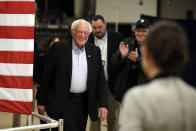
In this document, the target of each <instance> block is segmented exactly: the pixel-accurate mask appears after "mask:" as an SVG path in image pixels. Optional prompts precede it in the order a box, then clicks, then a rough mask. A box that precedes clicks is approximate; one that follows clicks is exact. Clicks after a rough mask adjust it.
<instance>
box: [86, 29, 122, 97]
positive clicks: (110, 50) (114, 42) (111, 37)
mask: <svg viewBox="0 0 196 131" xmlns="http://www.w3.org/2000/svg"><path fill="white" fill-rule="evenodd" d="M107 35H108V38H107V63H108V65H107V71H108V84H109V90H110V92H111V93H112V94H114V83H115V81H116V76H117V72H116V71H115V70H114V69H112V64H111V58H112V55H113V54H114V53H115V52H116V51H117V50H118V47H119V44H120V42H121V41H123V40H124V36H123V35H122V34H121V33H116V32H109V31H108V32H107ZM88 41H89V42H90V43H93V44H95V42H94V36H93V34H92V33H91V34H90V36H89V40H88Z"/></svg>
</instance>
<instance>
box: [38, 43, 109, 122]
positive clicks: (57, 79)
mask: <svg viewBox="0 0 196 131" xmlns="http://www.w3.org/2000/svg"><path fill="white" fill-rule="evenodd" d="M85 51H86V58H87V67H88V74H87V92H88V101H87V102H88V113H89V115H90V118H91V119H92V120H93V121H94V120H97V118H98V112H97V110H98V109H97V108H98V107H106V108H107V95H106V81H105V76H104V72H103V67H102V63H101V62H102V61H101V53H100V49H99V48H98V47H96V46H94V45H92V44H86V45H85ZM71 75H72V41H71V40H70V41H63V42H61V44H57V45H56V46H54V48H52V49H51V52H50V56H49V61H48V63H47V65H46V70H45V72H44V74H43V79H42V83H41V88H40V95H39V98H38V104H39V105H45V106H47V114H48V115H49V116H50V115H53V114H61V113H63V111H64V108H66V105H65V104H63V102H64V100H65V99H67V98H68V97H69V95H70V85H71ZM54 119H55V118H54Z"/></svg>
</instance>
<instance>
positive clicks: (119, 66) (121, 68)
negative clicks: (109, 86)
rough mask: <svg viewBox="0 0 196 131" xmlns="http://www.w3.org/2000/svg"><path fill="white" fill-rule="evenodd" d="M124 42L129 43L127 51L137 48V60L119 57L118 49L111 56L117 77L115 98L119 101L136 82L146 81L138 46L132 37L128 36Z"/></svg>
mask: <svg viewBox="0 0 196 131" xmlns="http://www.w3.org/2000/svg"><path fill="white" fill-rule="evenodd" d="M125 44H128V45H129V52H130V51H133V50H135V49H136V48H138V54H139V57H138V60H137V62H133V61H131V60H130V59H129V58H127V57H126V58H125V59H121V54H120V51H119V50H118V51H117V52H116V53H115V54H114V55H113V56H112V60H111V61H112V65H113V68H115V69H116V70H118V77H117V80H116V83H115V98H116V99H117V100H118V101H121V100H122V98H123V96H124V94H125V92H126V91H127V90H128V89H129V88H131V87H132V86H135V85H137V84H142V83H145V82H146V81H147V77H146V76H145V75H144V73H143V71H142V69H141V60H140V59H141V53H140V47H139V44H138V43H137V41H136V40H135V38H134V37H129V38H127V39H126V40H125Z"/></svg>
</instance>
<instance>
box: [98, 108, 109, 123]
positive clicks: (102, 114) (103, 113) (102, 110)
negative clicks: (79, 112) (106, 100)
mask: <svg viewBox="0 0 196 131" xmlns="http://www.w3.org/2000/svg"><path fill="white" fill-rule="evenodd" d="M107 114H108V109H107V108H105V107H101V108H99V118H100V120H101V121H104V120H105V118H106V117H107Z"/></svg>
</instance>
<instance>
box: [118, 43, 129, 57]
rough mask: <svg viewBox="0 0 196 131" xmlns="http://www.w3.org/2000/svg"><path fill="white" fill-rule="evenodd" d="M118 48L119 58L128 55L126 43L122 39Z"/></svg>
mask: <svg viewBox="0 0 196 131" xmlns="http://www.w3.org/2000/svg"><path fill="white" fill-rule="evenodd" d="M119 50H120V54H121V58H122V59H124V58H126V57H127V55H128V52H129V47H128V44H127V45H125V43H124V42H123V41H122V42H120V45H119Z"/></svg>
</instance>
